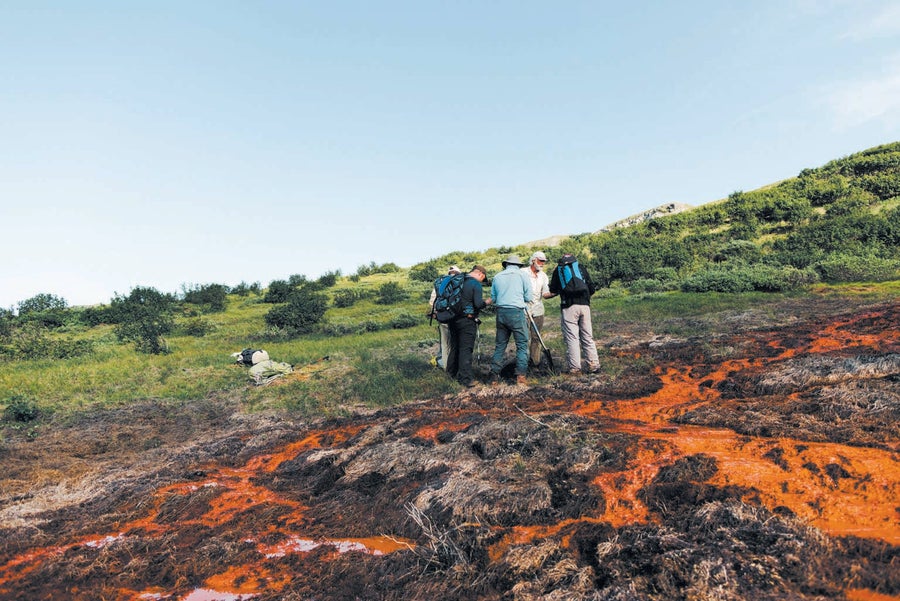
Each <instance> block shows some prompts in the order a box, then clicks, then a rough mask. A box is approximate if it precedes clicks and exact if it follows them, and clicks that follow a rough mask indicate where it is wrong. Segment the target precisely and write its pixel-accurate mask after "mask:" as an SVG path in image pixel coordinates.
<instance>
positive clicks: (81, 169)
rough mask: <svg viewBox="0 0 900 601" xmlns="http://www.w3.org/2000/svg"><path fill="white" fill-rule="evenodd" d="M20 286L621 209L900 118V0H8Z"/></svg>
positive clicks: (5, 75) (7, 63)
mask: <svg viewBox="0 0 900 601" xmlns="http://www.w3.org/2000/svg"><path fill="white" fill-rule="evenodd" d="M0 81H2V82H3V85H2V86H0V137H2V140H3V143H2V145H0V206H2V216H0V237H2V240H3V243H4V247H5V251H6V252H5V253H4V255H5V258H4V260H3V261H2V263H0V307H11V306H14V305H15V304H16V303H17V302H19V301H21V300H25V299H27V298H30V297H31V296H33V295H35V294H37V293H51V294H55V295H57V296H61V297H63V298H65V299H66V300H67V301H68V302H69V304H71V305H81V304H91V303H98V302H108V301H109V300H110V299H111V298H112V297H113V296H114V295H115V294H127V293H128V292H129V291H130V290H131V288H133V287H134V286H137V285H141V286H153V287H155V288H157V289H159V290H161V291H164V292H177V291H180V290H181V288H182V286H183V285H188V286H191V285H197V284H206V283H223V284H228V285H234V284H237V283H239V282H241V281H246V282H248V283H251V282H260V283H261V284H262V285H264V286H265V285H266V284H268V283H269V282H270V281H272V280H274V279H286V278H287V277H288V276H290V275H292V274H305V275H307V276H309V277H313V278H314V277H318V276H319V275H321V274H322V273H325V272H327V271H333V270H336V269H340V270H341V271H342V272H343V273H345V274H350V273H354V272H355V271H356V269H357V267H358V266H360V265H363V264H368V263H369V262H371V261H375V262H377V263H384V262H389V261H390V262H395V263H397V264H399V265H401V266H404V267H407V266H409V265H412V264H415V263H417V262H420V261H423V260H427V259H429V258H432V257H437V256H440V255H442V254H444V253H447V252H449V251H452V250H467V251H473V250H483V249H486V248H490V247H494V246H501V245H514V244H518V243H523V242H528V241H531V240H536V239H542V238H546V237H548V236H551V235H555V234H573V233H581V232H587V231H594V230H597V229H599V228H601V227H603V226H605V225H607V224H608V223H611V222H613V221H616V220H618V219H621V218H624V217H627V216H629V215H632V214H634V213H638V212H640V211H643V210H645V209H648V208H651V207H654V206H657V205H660V204H664V203H667V202H684V203H688V204H692V205H700V204H704V203H707V202H711V201H714V200H718V199H720V198H724V197H725V196H727V195H728V194H730V193H731V192H734V191H735V190H752V189H754V188H757V187H759V186H762V185H765V184H768V183H771V182H774V181H778V180H780V179H784V178H787V177H792V176H795V175H796V174H797V173H798V172H799V171H800V170H801V169H804V168H806V167H817V166H819V165H821V164H824V163H825V162H827V161H829V160H832V159H834V158H838V157H841V156H845V155H847V154H851V153H853V152H857V151H859V150H863V149H866V148H869V147H871V146H876V145H878V144H882V143H887V142H892V141H897V140H898V139H900V4H898V3H897V2H895V1H869V0H853V1H850V0H771V1H770V0H755V1H752V2H741V1H728V0H725V1H723V0H716V1H685V2H645V1H636V2H631V3H626V2H605V1H599V0H597V1H592V2H565V1H562V2H534V1H529V0H516V1H505V0H499V1H479V2H467V1H460V2H432V1H428V0H419V1H409V2H371V1H369V2H362V1H359V2H347V1H340V0H336V1H329V2H301V1H293V2H275V1H268V2H267V1H259V2H227V1H216V2H212V1H205V0H194V1H191V2H183V1H177V2H169V1H161V0H156V1H153V2H112V1H89V0H79V1H66V2H42V1H39V0H27V1H9V0H7V1H2V0H0Z"/></svg>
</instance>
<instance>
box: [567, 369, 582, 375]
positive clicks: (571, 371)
mask: <svg viewBox="0 0 900 601" xmlns="http://www.w3.org/2000/svg"><path fill="white" fill-rule="evenodd" d="M569 375H570V376H580V375H581V370H580V369H570V370H569Z"/></svg>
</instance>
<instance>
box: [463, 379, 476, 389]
mask: <svg viewBox="0 0 900 601" xmlns="http://www.w3.org/2000/svg"><path fill="white" fill-rule="evenodd" d="M463 386H465V387H466V388H476V387H477V386H478V382H476V381H475V380H472V381H471V382H466V383H465V384H463Z"/></svg>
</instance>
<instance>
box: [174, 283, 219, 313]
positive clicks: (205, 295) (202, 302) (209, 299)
mask: <svg viewBox="0 0 900 601" xmlns="http://www.w3.org/2000/svg"><path fill="white" fill-rule="evenodd" d="M227 295H228V288H227V287H226V286H224V285H222V284H204V285H199V286H194V287H192V288H188V289H185V291H184V297H183V298H184V302H186V303H190V304H192V305H197V306H198V307H200V310H201V311H203V312H204V313H221V312H222V311H224V310H225V298H226V296H227Z"/></svg>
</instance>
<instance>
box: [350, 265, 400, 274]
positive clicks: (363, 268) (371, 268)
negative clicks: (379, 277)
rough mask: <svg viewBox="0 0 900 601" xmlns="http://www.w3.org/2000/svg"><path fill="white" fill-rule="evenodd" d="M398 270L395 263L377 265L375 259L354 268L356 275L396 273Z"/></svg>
mask: <svg viewBox="0 0 900 601" xmlns="http://www.w3.org/2000/svg"><path fill="white" fill-rule="evenodd" d="M398 271H400V267H399V266H398V265H397V264H396V263H384V264H383V265H378V264H377V263H376V262H375V261H372V262H371V263H369V264H368V265H360V266H359V267H358V268H357V269H356V275H357V276H359V277H365V276H367V275H375V274H376V273H397V272H398Z"/></svg>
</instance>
